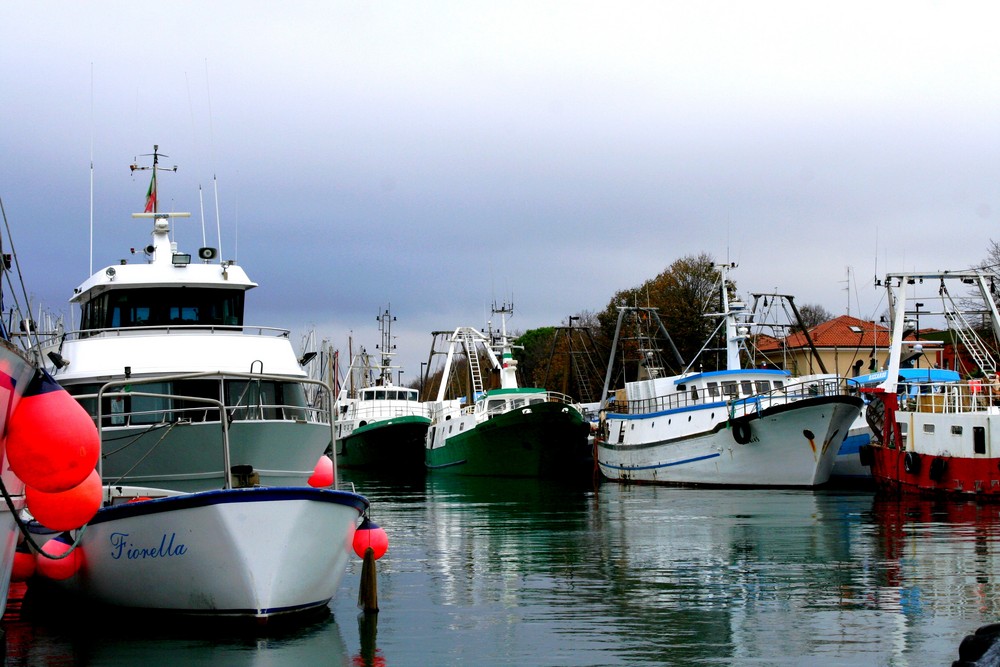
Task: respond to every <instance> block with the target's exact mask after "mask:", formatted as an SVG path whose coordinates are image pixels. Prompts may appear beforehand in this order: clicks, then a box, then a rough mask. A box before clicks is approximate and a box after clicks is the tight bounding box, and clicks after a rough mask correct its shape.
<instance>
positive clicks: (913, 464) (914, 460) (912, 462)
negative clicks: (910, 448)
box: [903, 452, 920, 475]
mask: <svg viewBox="0 0 1000 667" xmlns="http://www.w3.org/2000/svg"><path fill="white" fill-rule="evenodd" d="M903 470H905V471H906V472H908V473H910V474H911V475H916V474H917V473H919V472H920V454H917V453H916V452H906V456H904V457H903Z"/></svg>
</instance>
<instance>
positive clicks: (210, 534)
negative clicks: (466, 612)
mask: <svg viewBox="0 0 1000 667" xmlns="http://www.w3.org/2000/svg"><path fill="white" fill-rule="evenodd" d="M367 504H368V503H367V501H366V500H365V499H364V498H363V497H362V496H359V495H357V494H354V493H348V492H344V491H332V490H327V489H311V488H298V487H277V488H253V489H231V490H225V491H211V492H204V493H193V494H181V495H176V496H171V497H167V498H161V499H154V500H147V501H144V502H134V503H127V504H122V505H116V506H112V507H108V508H105V509H102V510H101V511H100V512H99V513H98V515H97V516H96V517H95V518H94V520H93V521H92V522H91V523H90V525H89V526H87V528H86V531H85V532H84V533H83V536H82V540H81V544H80V549H82V559H81V560H82V564H81V567H80V569H79V570H78V571H77V573H76V574H74V575H73V576H72V577H70V578H68V579H66V580H64V581H62V582H54V583H55V584H56V585H58V586H60V587H62V588H65V589H66V590H68V591H71V592H73V593H75V594H77V595H79V596H80V597H81V598H82V601H85V602H87V603H99V604H103V605H110V606H112V607H125V608H132V609H142V610H149V611H158V612H172V613H177V614H194V615H205V616H213V617H242V618H250V619H256V620H258V621H259V620H266V619H269V618H272V617H276V616H281V615H289V614H293V613H296V612H303V611H308V610H310V609H315V608H318V607H321V606H323V605H326V604H327V602H329V601H330V599H331V598H332V597H333V595H334V593H335V592H336V590H337V587H338V586H339V584H340V582H341V579H342V578H343V575H344V573H345V570H346V566H347V561H348V558H349V557H350V555H351V554H352V553H353V549H352V544H351V543H352V539H353V536H354V531H355V527H356V525H357V521H358V519H359V517H360V516H361V514H362V513H363V512H364V510H365V508H366V507H367Z"/></svg>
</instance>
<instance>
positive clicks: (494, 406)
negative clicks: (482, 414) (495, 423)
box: [486, 399, 504, 415]
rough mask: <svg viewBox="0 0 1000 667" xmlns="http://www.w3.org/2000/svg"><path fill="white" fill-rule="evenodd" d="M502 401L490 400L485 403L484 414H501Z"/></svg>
mask: <svg viewBox="0 0 1000 667" xmlns="http://www.w3.org/2000/svg"><path fill="white" fill-rule="evenodd" d="M503 408H504V400H503V399H492V400H490V401H487V402H486V414H490V415H498V414H500V413H501V412H503Z"/></svg>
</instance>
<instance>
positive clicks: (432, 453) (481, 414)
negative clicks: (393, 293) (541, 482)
mask: <svg viewBox="0 0 1000 667" xmlns="http://www.w3.org/2000/svg"><path fill="white" fill-rule="evenodd" d="M510 312H511V310H510V309H509V308H501V309H496V308H494V313H496V314H500V316H501V325H500V331H499V333H497V334H495V336H493V335H487V334H484V333H482V332H480V331H478V330H476V329H474V328H472V327H459V328H458V329H455V331H454V332H453V333H451V334H450V336H449V338H448V350H447V356H446V359H445V364H444V368H443V370H442V372H441V384H440V386H439V388H438V393H437V400H436V401H432V402H431V405H430V416H431V427H430V430H429V431H428V432H427V442H426V446H427V449H426V463H427V468H428V470H429V471H432V472H435V473H438V474H453V475H478V476H497V477H503V476H507V477H578V476H579V475H581V474H582V473H588V474H589V473H590V472H591V471H592V469H593V457H592V453H591V452H592V449H591V447H590V445H589V444H588V441H587V436H588V435H589V433H590V425H589V423H588V422H587V421H586V420H585V419H584V418H583V416H582V414H581V412H580V407H579V406H578V405H577V404H575V403H574V402H573V400H572V398H570V397H569V396H566V395H565V394H561V393H559V392H553V391H547V390H546V389H543V388H539V387H521V386H519V384H518V381H517V361H516V360H515V359H514V356H513V348H514V344H513V341H512V340H511V339H510V338H508V336H507V325H506V319H505V317H506V315H507V314H509V313H510ZM431 354H432V356H433V355H434V350H433V349H432V353H431ZM459 356H464V361H465V369H466V372H465V375H466V379H467V381H466V382H462V381H461V379H459V378H456V377H455V376H454V374H453V369H454V368H455V367H456V361H457V357H459ZM484 363H485V364H487V366H486V368H485V369H484V368H483V364H484ZM491 373H496V374H497V375H498V376H499V385H500V386H499V387H493V388H491V387H490V386H489V385H488V377H489V376H490V374H491ZM458 387H465V388H467V390H468V391H467V392H466V394H467V395H466V396H465V397H456V396H454V393H456V392H457V391H459V389H458Z"/></svg>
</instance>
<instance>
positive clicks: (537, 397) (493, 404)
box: [462, 391, 576, 419]
mask: <svg viewBox="0 0 1000 667" xmlns="http://www.w3.org/2000/svg"><path fill="white" fill-rule="evenodd" d="M540 403H560V404H563V405H573V406H575V405H576V401H574V400H573V397H572V396H568V395H566V394H562V393H560V392H558V391H544V392H542V391H540V392H535V393H530V394H511V395H501V396H494V397H491V396H490V395H489V393H487V394H486V399H485V408H483V407H482V406H483V405H484V401H479V402H478V403H477V404H476V405H471V406H467V407H465V408H463V409H462V412H463V413H464V414H469V415H471V414H474V413H475V412H476V410H477V409H478V410H479V411H480V412H482V411H483V410H484V409H485V413H486V418H487V419H490V418H492V417H496V416H497V415H502V414H503V413H505V412H508V411H510V410H517V409H519V408H527V407H530V406H532V405H538V404H540Z"/></svg>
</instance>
